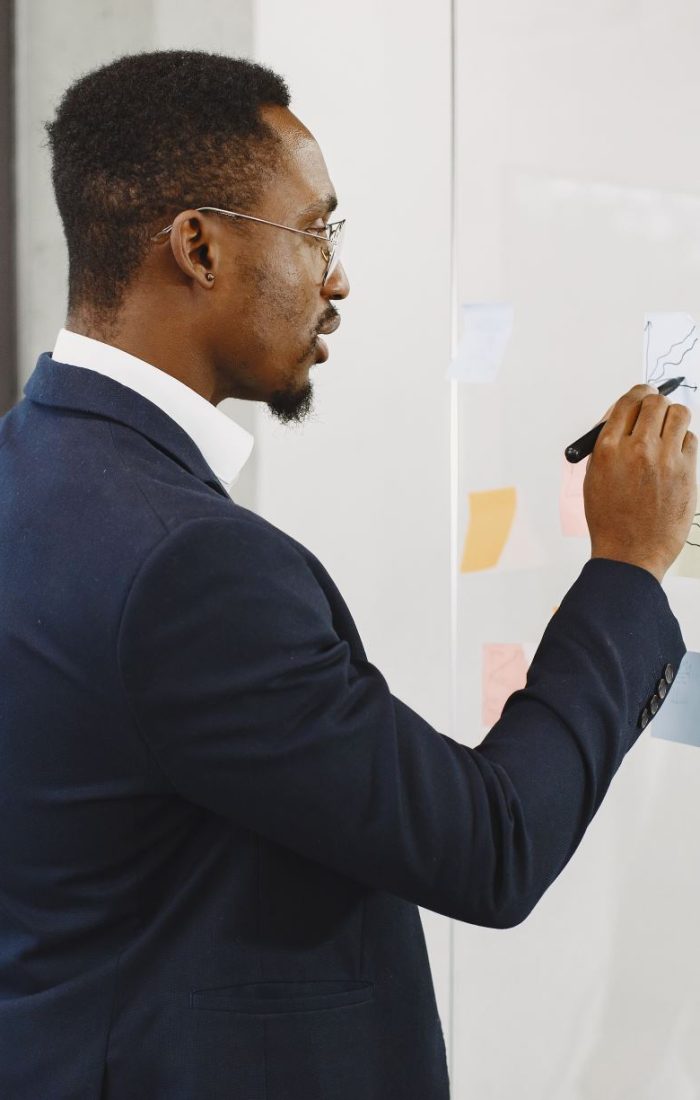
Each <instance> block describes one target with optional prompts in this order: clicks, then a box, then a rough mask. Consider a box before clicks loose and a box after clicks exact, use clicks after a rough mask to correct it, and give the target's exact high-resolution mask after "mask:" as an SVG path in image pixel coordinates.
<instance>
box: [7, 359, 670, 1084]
mask: <svg viewBox="0 0 700 1100" xmlns="http://www.w3.org/2000/svg"><path fill="white" fill-rule="evenodd" d="M24 392H25V397H24V398H23V400H21V401H20V402H19V403H18V404H17V405H15V407H14V408H13V409H12V410H11V411H10V412H9V413H8V414H7V415H6V416H5V417H4V418H3V419H2V420H1V421H0V593H1V598H2V616H1V618H0V669H1V670H2V693H1V696H0V738H1V748H2V768H1V769H0V825H1V827H0V1095H2V1096H3V1097H7V1098H8V1100H10V1098H11V1100H100V1098H102V1100H387V1098H392V1100H393V1098H394V1097H401V1100H444V1098H445V1097H447V1096H448V1081H447V1070H446V1064H445V1048H444V1043H443V1036H442V1031H441V1026H440V1020H439V1017H438V1013H437V1010H436V1004H435V998H434V993H433V986H432V981H431V975H430V968H429V964H428V958H427V954H426V949H425V942H424V938H423V932H422V928H421V922H420V917H419V913H418V909H417V906H419V905H420V906H425V907H426V908H428V909H432V910H435V911H436V912H438V913H443V914H446V915H448V916H450V917H453V918H455V919H456V920H459V921H465V922H468V923H471V924H476V925H482V926H486V927H489V928H510V927H512V926H513V925H516V924H518V923H519V922H521V921H523V920H524V919H525V918H526V917H527V915H528V913H530V911H531V910H532V908H533V906H535V905H536V904H537V902H538V900H539V899H540V898H541V897H542V895H543V893H544V892H545V891H546V889H547V887H548V886H549V885H550V884H551V883H552V882H553V880H554V879H555V878H556V877H557V875H558V874H559V873H560V872H561V870H562V868H563V867H564V866H565V865H566V863H567V861H568V860H569V859H570V857H571V856H572V854H573V852H574V851H575V850H576V848H577V846H578V844H579V843H580V841H581V838H582V836H583V834H584V832H585V830H586V827H587V826H588V824H589V822H590V821H591V819H592V817H593V816H594V814H595V813H596V811H597V809H598V807H599V806H600V804H601V801H602V799H603V797H604V795H605V792H606V791H607V789H608V786H609V784H610V782H611V780H612V778H613V776H614V774H615V772H616V771H617V768H618V767H619V766H620V763H621V761H622V759H623V757H624V755H625V753H626V752H627V751H628V750H629V749H630V748H631V746H632V745H633V744H634V742H635V740H636V739H637V737H638V736H639V734H640V732H641V730H640V725H639V716H640V712H641V711H642V710H643V708H644V705H645V703H646V702H647V700H648V698H649V696H650V694H651V693H653V691H654V688H655V685H656V684H657V682H658V680H659V678H660V677H661V676H662V674H663V670H664V669H665V668H666V667H667V666H668V665H670V666H672V668H673V669H675V668H677V666H678V664H679V663H680V661H681V658H682V656H683V654H684V652H685V647H684V644H683V640H682V637H681V634H680V631H679V627H678V623H677V621H676V619H675V618H674V616H673V614H672V613H671V611H670V609H669V606H668V602H667V599H666V596H665V594H664V592H663V589H662V588H661V586H660V585H659V584H658V582H657V581H656V579H655V578H654V577H653V576H652V575H651V574H650V573H648V572H647V571H646V570H644V569H641V568H638V567H636V566H632V565H626V564H623V563H620V562H615V561H608V560H594V561H591V562H588V563H587V564H586V565H585V566H584V567H583V570H582V572H581V574H580V576H579V577H578V579H577V580H576V581H575V583H574V584H573V586H572V587H571V588H570V590H569V591H568V593H566V595H565V596H564V598H563V599H562V601H561V606H560V608H559V610H558V611H557V613H556V614H555V615H554V616H553V618H552V619H551V621H550V623H549V625H548V627H547V629H546V631H545V634H544V636H543V638H542V641H541V643H540V646H539V648H538V650H537V653H536V656H535V658H534V660H533V662H532V666H531V668H530V671H529V674H528V681H527V686H526V688H524V689H523V690H522V691H519V692H517V693H516V694H515V695H513V696H512V697H511V698H510V699H509V701H508V703H507V704H506V707H505V710H504V713H503V716H502V718H501V719H500V721H499V722H498V723H497V724H496V725H495V726H494V728H493V729H492V730H491V731H490V732H489V734H488V736H487V737H486V738H485V739H484V741H483V742H482V743H481V744H480V745H479V746H478V747H476V748H469V747H466V746H464V745H462V744H460V743H458V742H457V741H454V740H452V739H451V738H449V737H447V736H445V735H444V734H441V733H440V732H438V731H437V730H435V729H433V728H432V726H430V725H429V724H428V723H427V722H426V721H424V719H423V718H421V717H420V715H418V714H416V713H415V711H413V710H411V708H410V707H408V706H406V704H404V703H403V702H401V700H399V699H397V698H396V697H395V696H394V695H392V693H391V692H390V690H389V688H388V686H387V684H386V681H385V680H384V678H383V677H382V674H381V673H380V671H379V670H378V669H377V668H376V667H375V666H374V665H372V664H371V663H370V662H369V661H368V660H367V657H366V655H365V651H364V649H363V647H362V642H361V641H360V638H359V636H358V632H357V629H356V627H355V625H354V623H353V620H352V617H351V615H350V612H349V611H348V608H347V607H346V605H345V603H344V601H343V598H342V596H341V595H340V593H339V591H338V589H337V588H336V586H335V584H334V583H333V581H332V580H331V578H330V577H329V575H328V573H327V572H326V570H325V569H324V567H323V565H321V563H320V562H319V561H318V560H317V558H315V557H314V555H313V554H312V553H310V552H309V551H308V550H307V549H306V548H305V547H304V546H302V545H301V544H300V543H298V542H296V541H295V540H294V539H293V538H290V537H289V536H288V535H287V534H285V533H284V532H283V531H281V530H279V529H278V528H276V527H275V526H273V525H272V524H270V523H267V522H266V521H265V520H263V519H261V518H260V517H259V516H257V515H255V514H254V513H253V512H250V511H248V510H247V509H246V508H243V507H239V506H238V505H236V504H235V503H234V502H233V501H232V500H231V499H230V497H229V496H228V495H227V494H226V493H225V491H224V489H223V488H222V487H221V485H220V483H219V482H218V480H217V479H216V477H215V475H214V474H213V472H212V470H211V469H210V468H209V467H208V466H207V464H206V463H205V461H204V459H203V457H202V455H201V452H200V451H199V450H198V449H197V447H196V446H195V444H194V443H193V441H192V440H191V439H190V437H189V436H188V435H187V434H186V433H185V432H184V431H183V430H182V429H181V428H180V427H179V426H178V425H177V424H176V423H175V422H174V421H173V420H172V419H171V418H170V417H169V416H167V415H166V414H165V413H164V412H162V410H160V409H159V408H157V407H156V406H155V405H154V404H152V403H151V402H150V401H148V400H146V399H145V398H143V397H141V396H140V395H139V394H137V393H136V392H134V391H132V390H130V389H129V388H127V387H125V386H122V385H121V384H120V383H118V382H115V381H113V380H112V379H110V378H107V377H104V376H102V375H100V374H98V373H95V372H92V371H89V370H85V369H81V368H78V367H73V366H69V365H65V364H60V363H55V362H54V361H53V360H52V358H51V356H50V355H49V354H44V355H42V356H41V357H40V359H39V361H38V363H37V366H36V369H35V371H34V373H33V374H32V377H31V379H30V380H29V382H28V384H27V386H26V387H25V391H24ZM417 507H419V505H418V504H417ZM416 630H417V631H420V624H419V623H418V624H416ZM457 1041H459V1036H457Z"/></svg>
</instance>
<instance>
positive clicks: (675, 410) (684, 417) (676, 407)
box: [661, 402, 691, 451]
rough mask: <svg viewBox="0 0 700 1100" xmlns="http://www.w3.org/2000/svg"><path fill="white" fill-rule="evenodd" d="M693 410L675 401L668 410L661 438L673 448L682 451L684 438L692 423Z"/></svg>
mask: <svg viewBox="0 0 700 1100" xmlns="http://www.w3.org/2000/svg"><path fill="white" fill-rule="evenodd" d="M690 419H691V412H690V409H689V408H688V407H687V406H686V405H681V404H679V403H677V402H674V403H673V404H672V405H669V407H668V408H667V410H666V419H665V420H664V422H663V425H662V427H661V438H662V439H663V441H664V444H665V445H666V446H667V447H669V448H670V449H672V450H676V451H682V450H683V440H684V438H685V436H686V434H687V428H688V425H689V424H690Z"/></svg>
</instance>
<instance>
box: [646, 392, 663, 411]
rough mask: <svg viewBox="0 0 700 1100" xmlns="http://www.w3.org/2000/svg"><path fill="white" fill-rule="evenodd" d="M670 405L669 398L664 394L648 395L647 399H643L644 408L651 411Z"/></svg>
mask: <svg viewBox="0 0 700 1100" xmlns="http://www.w3.org/2000/svg"><path fill="white" fill-rule="evenodd" d="M668 404H669V400H668V398H667V397H664V395H663V394H662V393H648V394H647V395H646V397H643V398H642V406H643V407H644V406H646V407H647V408H649V409H654V408H661V407H663V406H664V405H668Z"/></svg>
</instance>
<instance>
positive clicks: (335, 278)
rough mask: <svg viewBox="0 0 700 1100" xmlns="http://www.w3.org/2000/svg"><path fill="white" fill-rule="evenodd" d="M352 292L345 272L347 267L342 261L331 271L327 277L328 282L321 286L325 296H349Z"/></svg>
mask: <svg viewBox="0 0 700 1100" xmlns="http://www.w3.org/2000/svg"><path fill="white" fill-rule="evenodd" d="M349 293H350V283H349V282H348V277H347V275H346V274H345V268H344V267H343V265H342V264H341V263H339V264H338V266H337V267H336V268H335V270H334V271H332V272H331V274H330V275H329V277H328V278H327V279H326V284H325V286H323V287H322V288H321V294H322V295H323V297H324V298H333V299H337V298H347V296H348V294H349Z"/></svg>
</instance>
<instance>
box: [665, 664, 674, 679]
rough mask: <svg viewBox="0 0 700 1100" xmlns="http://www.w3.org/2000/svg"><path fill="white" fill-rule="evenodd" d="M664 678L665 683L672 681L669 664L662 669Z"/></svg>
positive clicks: (671, 669)
mask: <svg viewBox="0 0 700 1100" xmlns="http://www.w3.org/2000/svg"><path fill="white" fill-rule="evenodd" d="M664 679H665V681H666V683H667V684H670V683H672V682H673V668H672V666H671V665H666V668H665V669H664Z"/></svg>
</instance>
